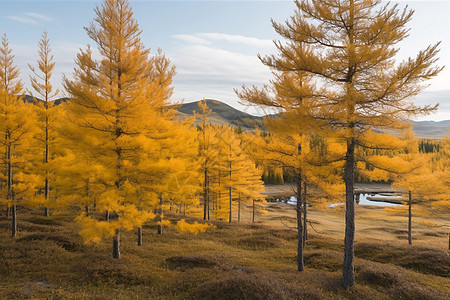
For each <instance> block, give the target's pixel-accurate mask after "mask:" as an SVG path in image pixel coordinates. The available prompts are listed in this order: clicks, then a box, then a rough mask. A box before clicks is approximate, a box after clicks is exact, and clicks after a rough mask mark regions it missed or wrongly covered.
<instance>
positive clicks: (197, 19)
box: [0, 0, 450, 121]
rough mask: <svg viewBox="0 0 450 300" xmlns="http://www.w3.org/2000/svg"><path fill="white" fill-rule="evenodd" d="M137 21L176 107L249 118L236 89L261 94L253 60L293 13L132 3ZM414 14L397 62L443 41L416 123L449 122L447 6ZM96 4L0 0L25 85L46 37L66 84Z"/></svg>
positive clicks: (57, 76)
mask: <svg viewBox="0 0 450 300" xmlns="http://www.w3.org/2000/svg"><path fill="white" fill-rule="evenodd" d="M130 2H131V5H132V7H133V11H134V16H135V18H136V20H137V21H138V23H139V25H140V29H141V30H142V31H143V33H142V35H141V39H142V41H143V42H144V44H145V46H146V47H148V48H150V49H151V51H153V53H155V52H156V50H157V49H158V48H161V49H162V50H163V51H164V52H165V53H166V55H167V57H168V58H169V59H170V60H171V61H172V63H173V64H174V65H175V66H176V69H177V75H176V76H175V79H174V83H173V86H174V95H173V97H172V99H173V100H174V101H177V102H178V101H184V102H192V101H197V100H200V99H203V98H206V99H217V100H220V101H223V102H225V103H227V104H229V105H231V106H233V107H235V108H237V109H240V110H243V111H246V112H248V113H251V114H261V113H262V111H255V109H254V108H249V107H245V106H243V105H241V104H239V102H238V101H239V99H238V97H237V96H236V95H235V93H234V91H233V89H235V88H240V87H241V86H242V85H243V84H244V85H246V86H251V85H257V86H262V85H263V84H266V83H268V82H269V80H270V79H271V78H272V75H271V72H270V70H269V69H268V68H267V67H265V66H264V65H263V64H262V63H261V62H260V61H259V60H258V58H257V54H258V53H260V54H262V55H263V56H264V55H268V54H275V53H276V48H275V47H274V45H273V42H272V41H273V40H277V39H279V36H278V35H277V34H276V33H275V31H274V30H273V28H272V26H271V21H270V20H271V19H273V20H275V21H277V22H284V21H285V20H286V19H287V18H289V17H290V16H291V15H292V14H293V12H294V7H295V5H294V3H293V1H286V0H278V1H262V0H247V1H199V0H197V1H189V0H188V1H181V0H180V1H167V0H166V1H153V0H135V1H133V0H131V1H130ZM398 3H399V5H401V6H404V5H408V6H409V7H410V8H411V9H413V10H415V14H414V16H413V19H412V21H411V22H410V23H409V24H408V26H409V27H410V28H411V30H410V36H409V37H408V38H407V39H406V40H404V41H402V42H401V44H399V46H400V52H399V57H398V59H399V61H401V60H403V59H406V58H407V57H410V56H415V55H416V54H417V53H418V51H420V50H422V49H425V48H426V47H427V46H428V45H430V44H434V43H436V42H438V41H441V45H440V49H441V52H440V55H439V56H440V60H439V62H438V64H439V65H443V66H446V68H445V69H444V71H442V72H441V73H440V74H439V75H438V76H437V77H436V78H435V79H433V80H431V81H430V82H429V86H428V87H427V88H426V89H425V90H424V92H422V93H421V94H420V95H419V96H417V97H416V99H415V103H416V104H419V105H424V104H435V103H440V106H439V110H438V112H437V113H435V114H433V115H428V116H424V117H421V118H419V119H418V120H434V121H440V120H448V119H450V17H449V15H450V0H446V1H442V0H441V1H429V0H421V1H417V0H416V1H399V2H398ZM100 4H101V1H92V0H77V1H74V0H72V1H69V0H53V1H36V0H34V1H30V0H28V1H25V0H0V34H1V35H2V36H3V34H6V36H7V38H8V40H9V43H10V47H11V48H12V50H13V53H14V55H15V63H16V64H17V65H18V67H19V68H20V69H21V78H22V79H23V81H24V83H25V84H26V87H28V88H30V84H29V74H30V71H29V67H28V66H27V64H31V65H33V66H35V65H36V61H37V58H38V57H37V50H38V43H39V40H40V38H41V35H42V32H43V31H45V30H46V31H47V32H48V37H49V39H50V45H51V47H52V53H53V55H54V60H55V62H56V66H55V70H54V74H53V79H54V80H53V85H54V86H56V87H58V88H60V89H61V90H62V91H61V94H60V96H61V97H62V96H66V94H65V93H64V91H63V89H62V86H61V83H60V82H61V78H62V74H65V75H66V76H67V77H69V78H70V77H71V74H72V70H73V68H74V66H75V65H74V58H75V56H76V54H77V53H78V52H79V49H86V47H87V45H88V44H91V45H92V46H93V42H92V41H91V40H90V39H89V37H88V36H87V34H86V32H85V30H84V29H83V27H86V26H89V24H90V22H92V20H93V18H94V16H95V13H94V8H95V7H96V5H100Z"/></svg>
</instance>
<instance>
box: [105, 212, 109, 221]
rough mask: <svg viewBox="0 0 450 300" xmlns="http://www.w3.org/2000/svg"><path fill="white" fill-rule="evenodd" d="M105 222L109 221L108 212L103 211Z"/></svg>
mask: <svg viewBox="0 0 450 300" xmlns="http://www.w3.org/2000/svg"><path fill="white" fill-rule="evenodd" d="M105 221H109V210H105Z"/></svg>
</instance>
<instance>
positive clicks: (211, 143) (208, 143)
mask: <svg viewBox="0 0 450 300" xmlns="http://www.w3.org/2000/svg"><path fill="white" fill-rule="evenodd" d="M198 107H199V109H200V112H199V113H198V114H196V117H198V118H199V119H200V124H199V130H198V141H199V152H198V157H199V163H200V165H201V167H200V172H201V173H202V174H203V184H202V185H203V220H209V219H210V200H211V187H210V182H211V178H212V177H213V176H214V175H213V174H214V173H215V172H214V171H216V169H217V168H216V162H217V155H218V149H217V141H216V135H215V133H214V128H213V127H212V125H211V124H210V123H209V121H208V115H209V114H210V113H211V109H210V108H209V107H208V105H207V104H206V100H205V99H203V101H200V102H198Z"/></svg>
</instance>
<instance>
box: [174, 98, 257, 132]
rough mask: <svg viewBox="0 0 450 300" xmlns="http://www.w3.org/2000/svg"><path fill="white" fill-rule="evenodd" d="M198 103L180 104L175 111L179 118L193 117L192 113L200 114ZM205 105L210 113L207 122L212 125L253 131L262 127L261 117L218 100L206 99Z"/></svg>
mask: <svg viewBox="0 0 450 300" xmlns="http://www.w3.org/2000/svg"><path fill="white" fill-rule="evenodd" d="M199 102H200V101H196V102H190V103H184V104H181V106H180V107H179V108H178V109H177V110H178V111H179V112H180V115H181V116H189V117H190V116H193V115H194V112H195V113H198V114H199V113H200V112H201V110H200V108H199V107H198V103H199ZM206 105H208V107H209V108H210V109H211V111H212V112H211V114H210V115H209V120H210V122H211V123H213V124H217V125H222V124H223V125H233V126H236V127H243V128H246V129H255V128H256V127H261V126H262V118H261V117H257V116H252V115H250V114H248V113H245V112H243V111H240V110H237V109H235V108H233V107H231V106H229V105H228V104H225V103H223V102H220V101H218V100H211V99H206ZM197 122H198V120H197Z"/></svg>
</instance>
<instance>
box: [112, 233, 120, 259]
mask: <svg viewBox="0 0 450 300" xmlns="http://www.w3.org/2000/svg"><path fill="white" fill-rule="evenodd" d="M113 258H117V259H120V229H116V235H115V236H114V237H113Z"/></svg>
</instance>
